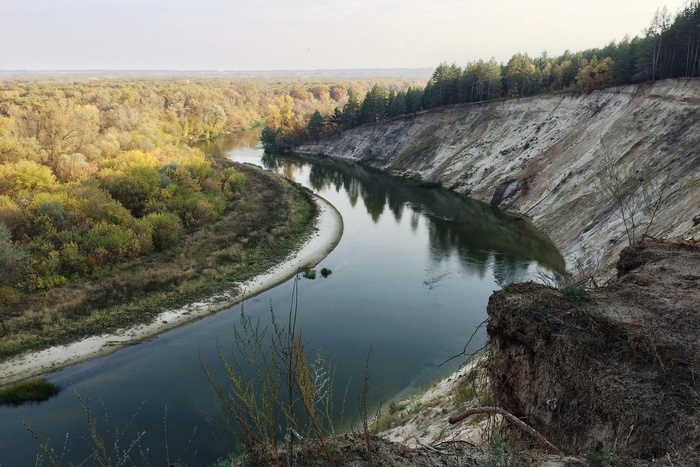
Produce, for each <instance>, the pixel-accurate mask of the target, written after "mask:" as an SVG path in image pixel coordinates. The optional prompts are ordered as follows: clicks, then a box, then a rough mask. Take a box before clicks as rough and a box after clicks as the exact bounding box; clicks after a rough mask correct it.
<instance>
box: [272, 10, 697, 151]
mask: <svg viewBox="0 0 700 467" xmlns="http://www.w3.org/2000/svg"><path fill="white" fill-rule="evenodd" d="M698 76H700V2H698V1H692V2H689V3H688V4H687V5H686V6H685V8H683V9H682V10H681V11H680V12H679V13H678V14H677V15H676V16H675V17H673V16H672V15H671V14H670V13H669V12H668V10H667V9H666V8H663V9H661V10H658V11H657V12H656V14H655V15H654V17H653V19H652V21H651V23H650V25H649V27H648V28H646V29H645V31H644V35H643V36H637V37H635V38H634V39H630V38H629V37H626V38H625V39H623V40H622V41H620V42H619V43H617V42H614V41H613V42H611V43H609V44H608V45H606V46H605V47H603V48H596V49H590V50H585V51H582V52H576V53H571V52H569V51H567V52H565V53H564V54H562V55H561V56H558V57H549V56H548V55H547V53H546V52H544V53H542V55H540V56H539V57H536V58H532V57H530V56H528V55H527V54H522V53H518V54H515V55H513V57H511V59H510V60H509V61H508V63H506V64H502V63H497V62H496V61H495V60H493V59H491V60H489V61H484V60H479V61H475V62H471V63H468V64H467V65H466V66H465V67H464V68H462V67H459V66H457V65H456V64H451V65H448V64H447V63H442V64H440V65H439V66H438V67H437V68H436V70H435V72H434V73H433V76H432V78H431V79H430V80H429V81H428V83H427V84H426V85H425V87H424V88H422V89H421V88H410V89H407V90H405V91H404V90H386V89H382V87H381V86H379V85H375V86H374V87H373V88H372V89H371V90H369V91H367V93H366V95H365V96H364V100H363V101H362V102H359V101H358V99H357V95H354V96H351V98H350V99H349V101H348V102H347V103H346V104H345V106H343V107H336V108H335V109H334V110H333V111H332V112H325V113H324V112H323V111H322V110H317V111H316V112H315V113H314V114H312V115H311V116H310V117H309V120H308V122H307V124H306V128H305V131H303V132H300V131H296V132H290V131H288V130H287V128H286V127H285V126H284V122H282V124H281V125H272V126H268V128H266V129H265V132H264V134H263V144H264V145H265V147H266V148H267V149H269V150H285V149H291V148H292V147H294V145H295V144H297V143H299V142H301V141H304V140H317V139H318V138H320V137H323V136H326V135H329V134H332V133H337V132H339V131H343V130H347V129H350V128H353V127H356V126H358V125H363V124H366V123H372V122H377V121H380V120H385V119H388V118H392V117H395V116H398V115H402V114H411V113H413V112H416V111H418V110H427V109H432V108H436V107H441V106H445V105H453V104H464V103H469V102H479V101H486V100H491V99H499V98H507V97H510V98H512V97H525V96H534V95H538V94H543V93H551V92H560V91H575V92H586V93H588V92H591V91H593V90H594V89H598V88H601V87H605V86H612V85H623V84H634V83H641V82H649V81H654V80H660V79H668V78H680V77H698Z"/></svg>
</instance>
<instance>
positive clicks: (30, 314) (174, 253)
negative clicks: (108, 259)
mask: <svg viewBox="0 0 700 467" xmlns="http://www.w3.org/2000/svg"><path fill="white" fill-rule="evenodd" d="M238 170H240V171H241V172H243V173H244V174H245V176H246V177H247V180H248V182H247V184H246V187H245V188H244V190H242V192H241V194H240V196H239V197H238V198H237V199H236V200H234V201H233V202H232V204H231V206H230V207H229V209H228V210H227V212H226V213H225V214H224V215H223V216H222V218H221V219H220V220H219V221H217V222H216V223H215V224H212V225H209V226H206V227H203V228H201V229H200V230H197V231H194V232H190V233H189V234H188V235H187V236H186V238H185V239H184V241H183V242H182V243H181V244H180V245H178V246H177V247H176V248H174V249H171V250H168V251H165V252H163V253H160V254H158V255H151V256H149V257H146V258H142V259H140V260H138V261H135V262H133V263H129V264H125V265H121V266H119V267H115V268H113V269H111V270H109V271H106V272H102V273H100V274H99V275H96V276H94V277H91V278H89V279H86V280H83V281H81V282H79V283H76V284H73V285H70V286H67V287H63V288H56V289H52V290H48V291H43V292H41V291H40V292H37V293H35V294H33V295H32V296H29V297H27V298H26V300H25V301H23V302H22V303H20V304H17V305H16V306H14V307H12V308H10V309H6V310H4V311H3V312H2V315H0V338H1V339H0V360H3V359H7V358H9V357H11V356H14V355H17V354H19V353H22V352H24V351H27V350H38V349H41V348H46V347H49V346H52V345H58V344H65V343H68V342H72V341H75V340H78V339H80V338H83V337H86V336H89V335H94V334H101V333H104V332H111V331H115V330H117V329H120V328H125V327H128V326H131V325H134V324H138V323H144V322H149V321H150V320H152V319H153V318H154V317H155V316H156V315H157V314H158V313H159V312H161V311H163V310H165V309H167V308H172V307H177V306H180V305H183V304H186V303H190V302H193V301H196V300H198V299H201V298H205V297H207V296H211V295H213V294H215V293H217V292H221V291H224V290H231V289H233V288H235V285H236V283H239V282H242V281H245V280H246V279H249V278H250V277H253V276H255V275H257V274H260V273H262V272H264V271H265V270H267V269H268V268H269V267H271V266H273V265H274V264H276V263H278V262H279V261H281V260H282V259H283V258H284V257H286V256H287V255H289V253H290V252H292V251H293V250H294V248H295V247H296V246H297V245H298V243H299V241H300V240H301V239H302V238H303V237H305V236H306V235H308V234H309V233H310V232H311V229H312V225H313V222H312V220H313V217H314V216H315V207H314V205H313V203H311V202H310V198H309V197H308V195H307V194H306V193H305V192H304V190H303V189H299V188H298V187H295V186H293V185H290V184H289V183H288V182H287V181H285V180H283V179H280V178H278V177H276V176H274V175H272V174H270V173H267V172H264V171H262V170H260V169H257V168H254V167H250V166H243V165H242V166H239V167H238Z"/></svg>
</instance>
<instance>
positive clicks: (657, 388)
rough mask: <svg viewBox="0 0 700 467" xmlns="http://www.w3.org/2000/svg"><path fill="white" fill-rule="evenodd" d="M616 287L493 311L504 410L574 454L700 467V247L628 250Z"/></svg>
mask: <svg viewBox="0 0 700 467" xmlns="http://www.w3.org/2000/svg"><path fill="white" fill-rule="evenodd" d="M617 270H618V277H617V278H616V279H615V280H614V281H613V282H612V283H611V284H610V285H609V286H607V287H603V288H599V289H593V290H588V291H584V290H583V289H577V288H569V289H564V290H563V291H562V290H559V289H553V288H550V287H546V286H543V285H539V284H533V283H526V284H513V285H509V286H507V287H505V288H504V289H503V290H501V291H498V292H495V293H494V294H493V295H492V297H491V298H490V300H489V305H488V313H489V322H488V328H487V330H488V334H489V338H490V346H491V349H490V356H489V359H488V362H487V366H488V373H489V379H490V382H491V387H492V389H493V392H494V397H495V399H496V401H497V403H498V404H499V406H500V407H502V408H504V409H506V410H508V411H509V412H511V413H512V414H514V415H516V416H518V417H520V418H521V419H523V420H526V421H527V423H528V424H530V425H531V426H532V427H534V428H535V429H536V430H538V431H539V432H540V433H542V434H543V435H544V436H545V437H546V438H547V439H549V441H551V442H552V443H553V444H555V445H556V446H558V447H559V448H560V449H562V450H563V451H565V452H567V453H571V454H581V453H584V454H585V453H586V452H589V451H603V452H612V453H615V454H616V455H618V456H619V457H621V458H623V459H625V458H626V459H647V460H650V459H664V460H666V459H667V458H668V459H669V460H670V459H671V458H673V459H674V461H675V462H681V463H682V465H685V464H684V463H685V462H691V463H693V462H698V461H700V377H698V375H699V374H700V373H699V372H700V342H699V341H698V337H697V336H698V335H699V334H700V314H698V313H697V309H698V304H700V245H699V244H698V243H695V242H662V241H652V240H648V241H646V242H644V243H643V244H642V245H639V246H637V247H635V248H626V249H625V250H624V251H623V253H622V255H621V257H620V260H619V261H618V263H617Z"/></svg>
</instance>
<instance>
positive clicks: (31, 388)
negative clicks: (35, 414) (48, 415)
mask: <svg viewBox="0 0 700 467" xmlns="http://www.w3.org/2000/svg"><path fill="white" fill-rule="evenodd" d="M60 390H61V387H60V386H59V385H58V384H54V383H50V382H48V381H46V379H44V378H40V379H35V380H32V381H25V382H23V383H19V384H15V385H13V386H10V387H9V388H6V389H2V390H0V405H20V404H24V403H27V402H36V403H39V402H44V401H46V400H49V399H50V398H51V397H53V396H55V395H56V394H58V392H59V391H60Z"/></svg>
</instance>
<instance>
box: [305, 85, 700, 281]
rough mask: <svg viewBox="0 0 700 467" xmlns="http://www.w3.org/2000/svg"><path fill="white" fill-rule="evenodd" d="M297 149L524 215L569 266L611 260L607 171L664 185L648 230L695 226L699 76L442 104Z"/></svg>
mask: <svg viewBox="0 0 700 467" xmlns="http://www.w3.org/2000/svg"><path fill="white" fill-rule="evenodd" d="M298 151H299V152H303V153H308V154H324V155H327V156H331V157H337V158H345V159H351V160H357V161H362V162H363V163H366V164H368V165H371V166H374V167H378V168H382V169H386V170H388V171H391V172H393V173H395V174H398V175H404V176H410V177H416V178H420V179H421V180H423V181H424V182H429V183H438V184H440V185H441V186H443V187H445V188H447V189H449V190H453V191H456V192H458V193H462V194H465V195H469V196H470V197H472V198H474V199H477V200H480V201H483V202H486V203H492V204H495V205H497V206H499V207H501V208H503V209H507V210H510V211H514V212H518V213H521V214H524V215H527V217H529V218H530V219H531V220H532V221H533V223H534V224H535V225H536V226H537V227H538V228H539V229H540V230H542V231H543V232H544V233H545V234H547V235H548V236H549V238H550V239H551V240H552V241H553V242H554V244H555V245H556V246H557V247H558V248H559V249H560V251H561V253H562V255H563V256H564V258H565V259H566V261H567V267H568V268H569V269H570V270H572V272H585V271H591V270H593V269H596V268H599V267H601V266H606V265H612V264H613V262H614V259H615V258H617V255H618V254H619V252H620V251H621V250H622V248H623V247H624V246H626V244H627V240H628V235H627V234H626V233H625V226H624V224H623V219H622V216H621V215H620V211H619V208H618V207H617V206H616V205H615V203H614V202H613V201H612V200H611V199H610V197H609V196H605V195H604V194H603V193H601V190H600V189H599V187H600V177H601V174H605V173H610V171H611V170H612V171H613V172H615V173H617V174H623V175H624V174H634V175H635V176H636V177H637V179H638V184H639V189H640V190H641V186H642V185H644V183H645V182H649V181H650V180H651V181H652V182H654V183H653V184H654V185H655V186H656V185H658V184H660V183H664V184H665V185H666V188H665V191H664V196H665V197H667V198H668V201H667V202H666V203H664V204H663V206H662V207H661V209H660V210H659V211H658V212H657V214H656V217H655V219H654V222H653V224H652V227H651V229H650V231H649V234H650V235H652V236H655V237H669V238H671V237H686V238H688V237H692V236H696V235H697V234H698V233H700V217H696V216H698V215H700V182H699V180H700V80H672V81H662V82H658V83H654V84H645V85H637V86H624V87H618V88H612V89H607V90H602V91H595V92H593V93H591V94H589V95H583V94H581V95H551V96H541V97H533V98H526V99H512V100H501V101H496V102H486V103H477V104H468V105H461V106H453V107H448V108H442V109H437V110H433V111H427V112H421V113H418V114H416V115H412V116H406V117H402V118H398V119H394V120H391V121H388V122H384V123H379V124H372V125H365V126H363V127H360V128H356V129H354V130H351V131H347V132H344V133H342V134H340V135H334V136H330V137H327V138H325V139H323V140H321V141H319V142H317V143H309V144H305V145H303V146H301V147H299V148H298ZM647 169H650V170H647ZM639 193H641V191H640V192H639ZM639 193H638V195H639ZM645 204H648V200H647V201H645V200H644V199H643V197H642V196H641V195H639V196H637V200H636V201H634V202H632V207H633V210H634V215H635V219H634V220H635V223H636V225H637V227H636V231H635V234H636V235H637V236H638V235H641V233H642V231H643V230H644V228H645V223H647V222H648V220H649V214H648V213H646V212H645V210H644V209H643V208H644V205H645ZM694 217H696V219H695V220H694V219H693V218H694Z"/></svg>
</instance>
